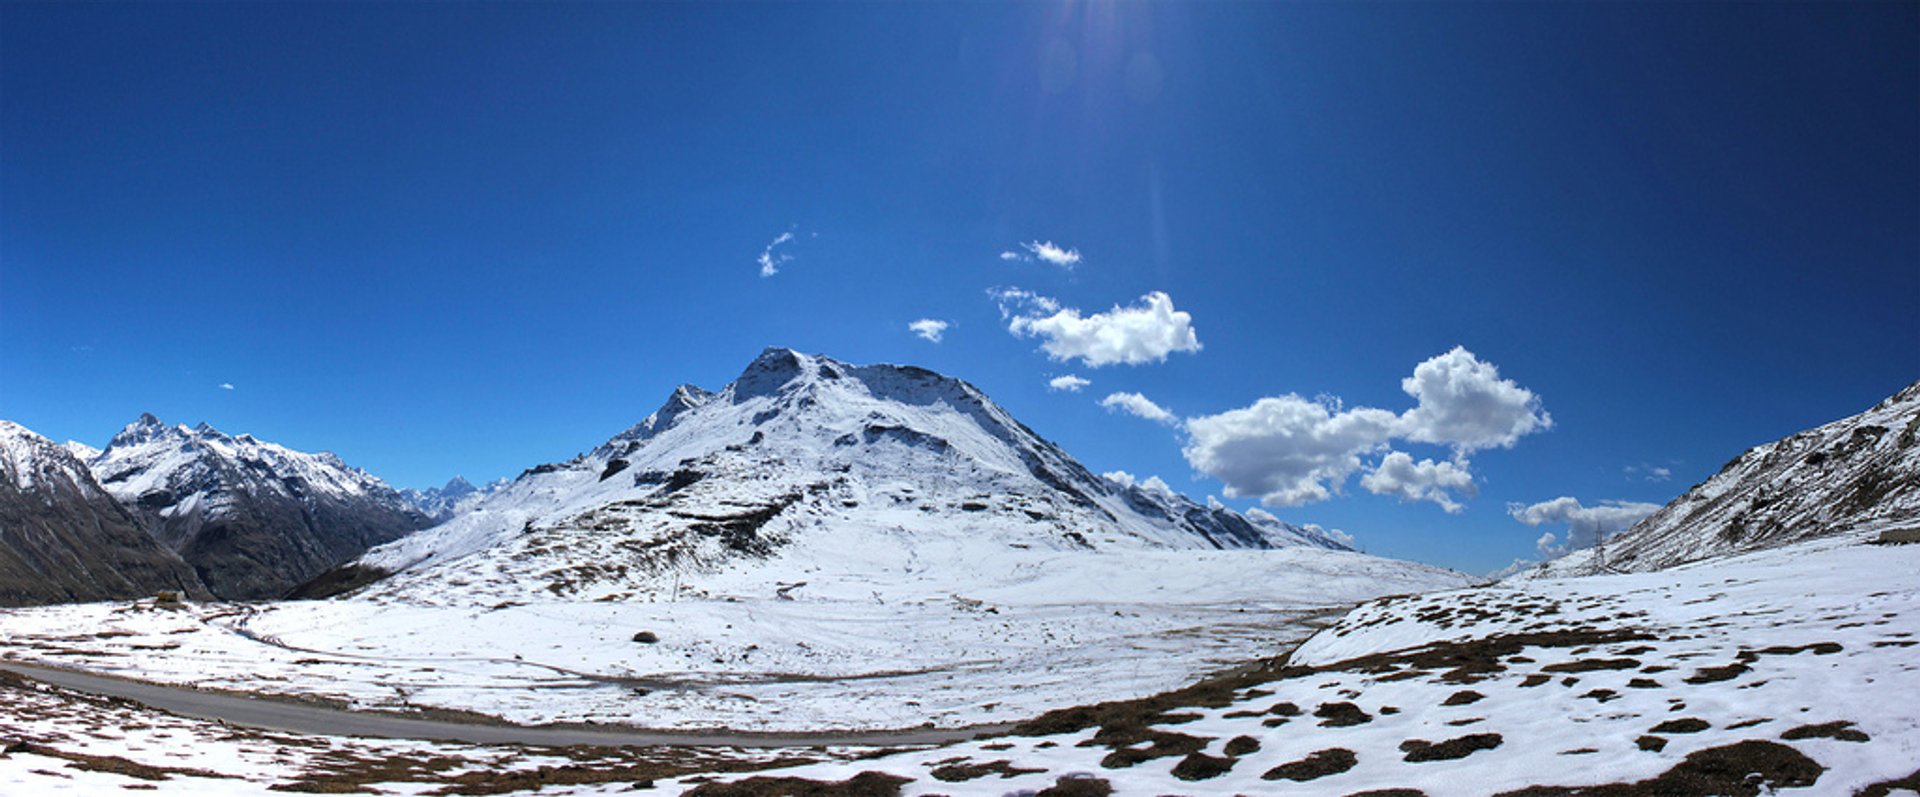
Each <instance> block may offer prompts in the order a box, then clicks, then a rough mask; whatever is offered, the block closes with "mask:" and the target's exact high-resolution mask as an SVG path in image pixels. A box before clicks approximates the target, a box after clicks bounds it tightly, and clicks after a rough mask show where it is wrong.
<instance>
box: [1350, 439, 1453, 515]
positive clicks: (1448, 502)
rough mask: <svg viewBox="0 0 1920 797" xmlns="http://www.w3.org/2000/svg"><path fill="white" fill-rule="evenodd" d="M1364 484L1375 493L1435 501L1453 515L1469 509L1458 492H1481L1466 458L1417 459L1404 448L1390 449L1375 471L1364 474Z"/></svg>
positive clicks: (1407, 498) (1361, 480)
mask: <svg viewBox="0 0 1920 797" xmlns="http://www.w3.org/2000/svg"><path fill="white" fill-rule="evenodd" d="M1360 486H1361V487H1365V488H1367V492H1370V493H1373V494H1374V495H1391V496H1395V497H1397V498H1399V499H1400V500H1402V501H1432V502H1434V503H1436V504H1439V505H1440V508H1441V509H1442V510H1445V511H1446V513H1447V514H1450V515H1457V514H1460V512H1461V511H1462V510H1464V509H1466V507H1465V506H1463V505H1462V504H1460V503H1459V502H1458V501H1455V500H1454V494H1455V493H1459V494H1462V495H1466V496H1474V495H1479V493H1480V490H1479V488H1478V487H1476V486H1474V483H1473V474H1472V473H1471V472H1469V471H1468V469H1467V461H1466V460H1464V459H1462V460H1456V461H1453V462H1434V461H1433V460H1431V459H1423V460H1420V461H1419V462H1415V461H1413V456H1412V455H1411V454H1408V453H1406V452H1404V451H1388V452H1387V455H1386V456H1384V457H1381V458H1380V463H1379V464H1378V465H1375V466H1374V467H1373V470H1372V471H1371V472H1369V473H1368V474H1366V475H1365V476H1361V477H1360Z"/></svg>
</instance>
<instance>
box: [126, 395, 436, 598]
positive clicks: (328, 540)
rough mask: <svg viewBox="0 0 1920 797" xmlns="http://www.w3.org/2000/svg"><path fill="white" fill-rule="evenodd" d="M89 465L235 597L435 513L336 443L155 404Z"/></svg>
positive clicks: (266, 594)
mask: <svg viewBox="0 0 1920 797" xmlns="http://www.w3.org/2000/svg"><path fill="white" fill-rule="evenodd" d="M93 472H94V475H95V476H96V477H98V478H99V480H100V483H101V484H102V486H104V487H105V488H106V489H107V491H108V492H110V493H112V494H113V495H114V497H115V498H118V499H119V500H120V501H121V502H122V503H123V504H125V505H127V506H128V507H130V508H131V510H132V511H133V513H134V514H135V516H137V517H138V518H139V519H140V520H141V521H142V523H143V524H144V526H145V527H146V529H147V531H148V533H150V534H151V535H152V536H153V537H154V539H156V540H158V541H159V542H160V543H161V544H162V545H165V546H166V547H168V548H170V549H172V550H174V551H176V552H177V553H179V555H180V556H181V558H183V559H185V560H186V561H187V562H188V563H189V564H191V565H192V566H193V569H194V570H195V571H196V572H198V573H199V575H200V578H201V580H202V581H204V582H205V583H206V585H207V587H208V588H209V589H211V590H212V591H213V593H214V594H215V595H218V596H219V597H222V598H228V599H234V600H260V599H271V598H279V597H281V596H283V595H286V594H287V593H288V592H289V591H290V590H292V589H293V588H294V587H295V586H298V585H300V584H302V583H304V582H306V581H308V580H309V579H312V578H313V577H315V576H317V575H319V574H321V573H323V572H326V571H327V570H329V569H330V568H332V567H334V566H336V565H339V564H341V563H343V562H346V561H348V560H351V559H353V558H354V557H356V556H359V555H360V554H361V553H362V552H364V551H366V550H367V549H368V548H371V547H373V546H375V545H378V544H380V543H383V542H391V541H393V540H396V539H399V538H400V537H402V536H405V535H406V534H408V533H410V532H412V531H414V530H416V529H421V528H425V527H427V526H429V525H431V524H432V522H433V520H432V518H429V517H428V516H427V515H425V514H424V513H422V512H420V511H419V510H418V509H415V508H414V507H413V506H412V505H411V504H410V503H409V502H408V501H407V500H406V499H405V498H404V497H403V496H401V495H400V493H399V492H397V491H395V490H394V489H392V488H391V487H388V486H387V485H386V484H385V483H384V482H381V481H380V480H379V479H377V478H374V477H373V476H371V475H369V474H367V473H365V472H364V471H360V470H358V469H355V468H350V467H348V466H347V465H346V463H344V462H341V461H340V459H339V458H338V457H335V456H333V455H332V454H307V453H303V452H299V451H293V450H290V449H287V448H283V447H281V446H277V445H274V444H271V443H265V442H262V441H259V440H255V439H253V438H252V437H250V436H248V435H239V436H237V437H230V436H228V435H225V434H223V433H221V432H220V431H219V430H216V429H214V428H212V427H210V426H207V425H205V424H202V425H200V426H199V427H197V428H194V429H187V428H185V427H167V426H164V425H162V424H160V422H159V421H158V419H155V418H154V417H153V416H151V415H143V416H141V418H140V420H138V421H135V422H134V423H133V424H132V425H129V426H128V427H127V428H126V429H125V430H124V431H122V432H121V433H120V434H119V435H117V436H115V437H114V439H113V442H112V443H111V444H109V445H108V446H107V449H106V450H105V451H104V452H102V453H101V455H100V458H99V459H97V460H96V461H95V462H94V464H93Z"/></svg>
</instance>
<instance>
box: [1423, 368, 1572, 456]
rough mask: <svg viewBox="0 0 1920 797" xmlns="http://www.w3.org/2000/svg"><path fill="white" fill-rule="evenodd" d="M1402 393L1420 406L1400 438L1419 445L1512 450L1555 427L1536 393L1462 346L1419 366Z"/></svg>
mask: <svg viewBox="0 0 1920 797" xmlns="http://www.w3.org/2000/svg"><path fill="white" fill-rule="evenodd" d="M1400 389H1401V390H1404V391H1406V392H1407V395H1409V396H1412V397H1414V399H1416V400H1417V401H1419V404H1418V405H1417V406H1415V407H1414V408H1413V409H1410V410H1407V412H1406V413H1405V414H1404V415H1402V416H1401V418H1400V422H1401V424H1402V427H1403V428H1402V430H1401V433H1400V435H1401V436H1402V437H1405V438H1406V439H1408V440H1412V441H1414V442H1416V443H1439V444H1442V445H1450V446H1453V447H1454V450H1455V451H1459V452H1461V453H1466V452H1471V451H1474V450H1477V449H1482V448H1496V447H1498V448H1511V447H1512V446H1513V444H1514V442H1515V441H1517V440H1519V439H1520V438H1521V437H1522V436H1524V435H1527V434H1529V433H1531V432H1534V431H1536V430H1540V429H1546V428H1548V427H1551V426H1552V425H1553V418H1552V417H1550V416H1548V415H1547V413H1546V411H1545V410H1542V409H1541V408H1540V397H1538V396H1535V395H1534V394H1533V391H1531V390H1528V389H1526V388H1523V387H1521V386H1519V385H1518V384H1515V383H1514V381H1513V380H1511V379H1501V378H1500V369H1499V368H1496V367H1494V365H1493V363H1489V362H1483V361H1481V360H1480V358H1478V357H1475V356H1473V352H1470V351H1467V350H1466V349H1465V348H1463V347H1460V346H1455V347H1453V350H1452V351H1449V352H1447V353H1445V354H1442V355H1440V356H1438V357H1434V358H1431V359H1429V360H1427V361H1426V362H1423V363H1421V364H1419V365H1418V366H1415V367H1414V369H1413V376H1409V377H1407V378H1406V379H1403V380H1401V381H1400Z"/></svg>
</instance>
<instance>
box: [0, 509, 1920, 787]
mask: <svg viewBox="0 0 1920 797" xmlns="http://www.w3.org/2000/svg"><path fill="white" fill-rule="evenodd" d="M1871 539H1872V537H1871V535H1868V534H1866V533H1864V532H1863V533H1862V534H1859V535H1850V536H1846V537H1836V538H1829V539H1823V540H1815V541H1809V542H1802V543H1797V544H1794V545H1791V546H1786V547H1782V548H1775V549H1772V550H1768V551H1764V552H1760V553H1754V554H1748V555H1744V556H1739V557H1734V558H1730V559H1724V560H1717V561H1714V562H1708V563H1701V564H1697V565H1692V566H1688V567H1683V568H1679V569H1675V570H1668V571H1659V572H1653V573H1641V574H1632V575H1614V576H1597V577H1585V578H1576V579H1557V580H1548V579H1534V580H1527V581H1518V582H1514V583H1509V584H1502V585H1494V586H1488V587H1479V588H1470V589H1456V590H1449V591H1442V592H1436V593H1428V594H1424V595H1407V596H1394V597H1387V598H1381V599H1378V600H1375V601H1371V602H1369V603H1367V604H1366V605H1364V606H1362V607H1360V608H1359V609H1356V610H1354V611H1352V612H1351V613H1349V614H1346V615H1345V616H1344V617H1343V618H1342V619H1340V620H1339V621H1338V622H1337V623H1335V624H1333V625H1331V626H1330V627H1328V628H1326V629H1324V630H1322V631H1320V632H1319V633H1318V634H1317V635H1315V636H1313V637H1312V638H1311V639H1309V640H1308V641H1306V642H1305V643H1304V644H1303V645H1301V646H1300V647H1299V648H1298V649H1297V650H1295V651H1293V652H1292V654H1291V656H1285V655H1282V654H1285V653H1286V644H1285V643H1276V644H1274V646H1272V647H1269V648H1266V649H1265V650H1262V651H1258V652H1253V653H1251V654H1250V655H1249V656H1248V657H1247V659H1246V660H1245V662H1244V665H1243V666H1242V667H1240V668H1237V669H1236V670H1235V671H1233V672H1229V673H1226V674H1222V675H1219V676H1217V677H1213V678H1208V679H1203V680H1200V681H1198V682H1197V683H1194V684H1192V685H1189V686H1185V687H1183V688H1180V689H1175V690H1171V691H1168V692H1164V693H1161V694H1158V695H1155V696H1152V697H1148V698H1145V699H1141V700H1121V701H1112V702H1105V703H1100V704H1097V705H1089V706H1085V707H1080V708H1070V709H1065V710H1061V711H1056V712H1051V713H1047V714H1044V715H1041V716H1039V717H1037V718H1029V721H1026V722H1024V723H1022V724H1020V725H1019V726H1017V727H1015V728H1013V729H1012V730H1011V731H1009V732H1007V733H1005V734H1003V735H998V736H994V737H991V738H982V739H978V740H975V741H969V742H961V743H956V744H949V745H942V746H937V747H915V748H910V749H905V750H902V749H894V750H890V751H889V750H871V749H868V750H862V749H849V748H809V749H771V750H767V749H759V750H735V749H705V750H693V749H687V748H650V749H638V750H628V751H614V750H607V749H575V750H560V749H542V748H520V747H511V746H509V747H498V746H493V747H490V746H479V745H463V744H449V743H428V742H406V741H382V740H374V739H362V740H354V739H344V738H337V737H314V736H301V735H298V734H284V733H265V732H252V731H246V730H244V729H233V728H227V727H224V726H221V725H216V724H212V723H208V722H204V721H198V720H189V719H185V718H181V717H175V716H171V715H164V714H159V713H157V712H152V711H150V710H146V709H142V708H140V707H138V706H134V705H130V704H127V703H125V702H124V701H118V702H116V701H101V700H99V699H97V698H90V697H87V696H85V695H79V694H74V693H70V692H66V691H65V690H61V689H57V688H54V687H50V686H46V685H43V684H38V683H35V682H31V681H21V680H17V679H11V678H9V679H0V700H4V701H5V704H6V706H7V711H6V712H5V713H4V714H0V736H4V738H5V739H6V740H7V741H8V746H7V748H6V749H7V751H8V752H7V753H5V754H3V755H0V784H7V785H8V787H9V788H12V787H16V786H17V787H19V788H30V789H35V790H36V791H34V793H50V792H51V791H53V790H55V789H59V788H65V789H67V790H68V791H70V792H72V793H79V794H92V793H105V792H108V791H115V792H117V791H118V790H119V789H120V788H121V787H125V786H135V787H139V788H147V787H152V790H154V791H157V792H158V793H162V794H263V793H266V790H267V789H268V788H269V787H272V786H276V785H278V786H281V787H282V788H289V787H299V786H300V785H301V784H308V786H307V787H310V788H319V787H320V786H321V785H326V786H328V787H330V788H341V787H345V786H351V787H352V788H355V789H360V790H365V791H370V792H374V793H392V794H424V793H436V794H438V793H459V794H476V793H509V792H512V793H534V792H536V791H537V792H538V793H540V794H546V795H561V794H566V795H576V794H611V793H623V794H624V793H643V794H650V793H658V794H682V793H689V794H702V795H730V794H769V793H771V794H853V793H874V794H891V793H904V794H914V795H923V794H947V795H1003V794H1047V793H1054V794H1185V795H1206V794H1279V793H1288V794H1294V793H1298V794H1356V793H1362V792H1369V791H1372V790H1378V789H1398V790H1400V791H1394V792H1391V793H1394V794H1405V795H1412V794H1425V795H1432V796H1433V797H1442V796H1443V795H1485V794H1503V793H1510V794H1541V795H1544V794H1589V793H1591V794H1663V795H1719V794H1736V795H1755V794H1762V793H1769V794H1770V793H1789V794H1809V795H1829V794H1832V795H1849V794H1867V795H1888V794H1908V793H1914V792H1915V791H1916V790H1920V711H1916V710H1915V709H1914V708H1913V707H1912V705H1911V702H1912V701H1911V700H1910V696H1911V695H1913V694H1915V693H1920V662H1916V661H1915V659H1914V657H1913V654H1912V649H1913V647H1914V646H1916V645H1920V624H1917V623H1916V621H1915V617H1917V616H1920V583H1916V582H1915V580H1914V579H1913V574H1914V573H1915V572H1916V571H1920V546H1915V545H1904V546H1883V545H1873V544H1870V540H1871ZM122 608H124V607H122ZM206 608H208V607H195V608H194V609H191V610H185V611H180V612H172V613H168V612H164V611H146V612H137V611H120V612H118V614H117V615H115V609H114V608H110V607H102V606H95V607H75V608H69V609H60V610H40V613H25V614H24V615H16V616H15V617H14V618H12V619H10V620H9V623H11V624H13V625H11V626H10V627H9V628H8V629H7V635H6V638H7V639H9V640H15V639H20V638H21V637H20V634H22V633H38V634H40V636H39V637H38V638H37V639H35V640H34V641H32V642H30V643H26V644H17V643H16V644H15V647H14V652H15V653H16V654H25V655H30V656H33V657H35V658H39V659H42V660H58V659H62V658H75V659H86V658H87V657H86V656H81V655H79V654H74V655H72V656H60V655H58V654H57V647H56V646H57V645H59V644H65V645H66V646H68V648H69V649H71V650H83V649H91V650H96V651H102V650H106V649H109V648H111V647H116V646H117V647H121V648H122V649H123V652H122V653H120V654H119V655H117V656H116V655H98V654H96V656H95V657H94V658H93V659H92V661H93V662H104V661H110V660H115V659H118V660H121V661H122V662H123V664H122V665H121V666H122V667H123V670H122V671H123V672H131V671H139V670H140V668H139V667H135V666H128V665H127V664H126V662H131V661H132V660H135V659H147V660H163V659H168V658H171V657H174V656H185V657H186V658H185V659H184V660H198V661H200V662H202V664H203V666H208V665H214V664H217V662H218V658H217V656H215V655H213V654H212V652H210V651H208V652H198V653H196V652H195V651H196V649H197V648H196V646H198V645H202V644H211V640H213V639H215V638H216V635H215V634H213V633H212V632H210V631H209V630H206V629H207V626H206V624H203V623H202V622H201V619H200V618H201V615H200V614H199V612H202V611H205V610H206ZM57 612H65V614H64V615H62V614H57ZM96 613H98V616H96ZM35 614H38V617H39V619H40V620H41V621H42V622H43V624H45V625H48V626H55V627H45V628H42V629H41V630H40V631H38V632H33V631H30V630H28V629H27V628H26V627H24V626H22V625H21V624H20V623H21V620H20V617H21V616H33V615H35ZM135 615H142V618H141V619H137V620H136V619H132V618H133V617H134V616H135ZM169 618H171V619H169ZM337 619H338V620H339V621H340V622H343V623H346V622H351V621H352V619H353V618H349V617H339V618H337ZM60 622H64V623H68V624H69V625H65V626H58V623H60ZM215 622H218V621H215ZM169 623H171V624H173V626H175V630H178V631H181V633H178V634H169V633H167V631H166V630H165V629H166V628H167V627H168V624H169ZM61 627H63V628H65V629H66V630H67V631H68V632H69V633H68V635H67V637H66V638H65V639H60V638H59V637H58V634H57V632H58V629H59V628H61ZM76 628H86V629H90V630H91V629H99V631H105V632H106V634H105V635H104V636H102V634H100V633H98V632H93V633H72V631H73V630H74V629H76ZM135 628H144V629H145V630H141V631H135V635H133V636H120V635H119V634H120V633H121V632H123V631H127V630H132V629H135ZM109 629H111V630H109ZM141 635H147V636H148V637H149V638H160V639H164V638H167V637H172V638H174V639H179V640H185V641H184V642H183V643H182V644H181V645H180V647H178V648H173V649H167V650H154V649H152V648H153V646H152V645H149V644H146V643H134V642H130V641H129V640H134V639H138V638H141ZM163 644H164V643H163ZM143 648H145V649H143ZM234 650H235V652H239V649H237V648H236V649H234ZM89 666H94V665H93V664H89ZM274 666H275V665H273V664H271V663H268V664H265V665H263V670H264V671H271V669H272V668H273V667H274ZM153 669H163V668H159V667H157V666H153ZM232 669H233V670H237V669H238V667H237V665H236V666H235V667H233V668H232ZM230 671H231V670H230ZM1115 671H1121V672H1123V671H1124V668H1118V669H1116V670H1115ZM149 675H164V672H149ZM523 685H524V684H523ZM1002 686H1005V685H1004V684H1003V685H1002ZM1087 691H1089V692H1099V691H1101V690H1100V688H1099V685H1093V686H1089V687H1088V688H1087ZM1102 696H1108V697H1120V695H1102ZM188 740H192V743H191V745H190V746H182V745H184V744H186V743H187V742H188ZM187 750H191V751H192V752H190V753H189V752H183V751H187ZM761 767H770V768H772V769H773V771H769V772H758V771H752V772H750V771H747V770H757V769H759V768H761ZM694 773H699V774H694ZM1049 789H1052V790H1055V791H1052V792H1049V791H1048V790H1049Z"/></svg>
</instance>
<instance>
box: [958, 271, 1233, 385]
mask: <svg viewBox="0 0 1920 797" xmlns="http://www.w3.org/2000/svg"><path fill="white" fill-rule="evenodd" d="M994 295H995V297H996V298H997V299H998V300H999V301H1000V311H1001V313H1002V315H1003V316H1004V317H1007V318H1009V319H1010V320H1009V321H1008V323H1007V331H1009V332H1012V333H1013V334H1015V335H1017V336H1021V337H1037V338H1041V339H1042V340H1041V343H1040V348H1041V350H1043V351H1045V352H1046V353H1047V356H1048V357H1051V358H1053V359H1055V360H1060V361H1068V360H1074V359H1078V360H1080V361H1081V362H1083V363H1085V364H1086V365H1087V367H1089V368H1099V367H1101V366H1105V365H1113V364H1115V363H1124V364H1127V365H1141V364H1144V363H1157V362H1164V361H1165V360H1166V359H1167V355H1169V354H1172V353H1173V352H1196V351H1199V350H1200V336H1199V335H1198V334H1197V333H1195V332H1194V329H1193V316H1192V315H1191V314H1189V313H1187V312H1185V311H1182V310H1176V309H1174V307H1173V298H1172V297H1170V296H1168V295H1166V294H1165V293H1161V292H1159V291H1155V292H1153V293H1149V294H1147V295H1145V296H1142V297H1140V303H1139V304H1137V305H1135V306H1133V307H1121V306H1119V305H1114V307H1113V309H1112V310H1108V311H1107V312H1104V313H1094V314H1093V315H1089V316H1082V315H1081V314H1080V311H1079V310H1077V309H1074V308H1071V307H1066V308H1062V307H1060V304H1059V303H1058V302H1055V301H1054V300H1052V299H1049V298H1047V297H1044V296H1038V295H1035V294H1033V293H1031V292H1028V291H1022V290H1019V289H1017V288H1010V289H1006V290H1003V291H1000V292H998V293H996V294H994Z"/></svg>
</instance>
